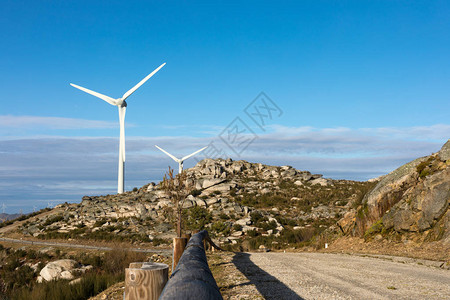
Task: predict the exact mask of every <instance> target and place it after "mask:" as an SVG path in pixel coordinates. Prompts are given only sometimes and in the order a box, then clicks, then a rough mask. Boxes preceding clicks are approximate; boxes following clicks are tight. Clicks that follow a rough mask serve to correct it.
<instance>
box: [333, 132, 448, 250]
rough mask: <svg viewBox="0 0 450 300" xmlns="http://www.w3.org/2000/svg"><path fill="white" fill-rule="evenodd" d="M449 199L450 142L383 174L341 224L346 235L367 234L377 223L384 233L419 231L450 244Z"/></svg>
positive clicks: (425, 236)
mask: <svg viewBox="0 0 450 300" xmlns="http://www.w3.org/2000/svg"><path fill="white" fill-rule="evenodd" d="M449 202H450V141H448V142H447V143H446V144H445V145H444V146H443V147H442V149H441V150H440V151H439V152H437V153H435V154H433V155H430V156H427V157H421V158H418V159H416V160H414V161H412V162H410V163H407V164H405V165H403V166H401V167H400V168H398V169H396V170H395V171H393V172H391V173H390V174H388V175H386V176H385V177H383V178H382V179H381V181H380V182H379V183H378V184H377V185H376V186H375V188H374V189H373V190H372V191H370V192H369V193H367V194H366V196H365V197H364V198H363V200H362V203H361V205H360V206H359V208H358V209H357V210H354V211H350V212H348V213H347V214H346V215H345V216H344V218H343V219H341V220H340V221H339V222H338V223H339V225H340V227H341V229H342V230H343V231H344V233H346V234H352V235H363V234H364V233H367V231H368V230H369V229H370V228H371V227H372V226H375V225H376V226H377V227H378V229H382V230H383V231H384V232H388V231H390V230H394V231H396V232H409V233H419V234H422V235H424V236H423V238H424V239H427V238H428V239H429V240H441V239H442V240H443V241H444V242H445V243H450V222H449V219H450V217H449V212H448V211H449Z"/></svg>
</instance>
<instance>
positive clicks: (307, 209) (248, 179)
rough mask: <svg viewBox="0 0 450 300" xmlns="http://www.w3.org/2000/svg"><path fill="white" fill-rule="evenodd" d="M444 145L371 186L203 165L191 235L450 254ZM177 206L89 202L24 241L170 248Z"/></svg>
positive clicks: (150, 196) (42, 221) (197, 176)
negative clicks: (418, 246) (437, 245)
mask: <svg viewBox="0 0 450 300" xmlns="http://www.w3.org/2000/svg"><path fill="white" fill-rule="evenodd" d="M449 157H450V142H447V143H446V144H445V145H444V146H443V147H442V149H441V150H440V151H439V152H438V153H435V154H433V155H430V156H427V157H422V158H419V159H416V160H414V161H412V162H410V163H408V164H406V165H404V166H401V167H400V168H398V169H397V170H395V171H393V172H391V173H390V174H388V175H386V176H383V177H381V178H379V179H377V180H371V181H368V182H356V181H348V180H332V179H326V178H323V177H322V175H318V174H311V173H310V172H308V171H301V170H296V169H294V168H292V167H290V166H281V167H277V166H268V165H263V164H260V163H250V162H246V161H233V160H231V159H227V160H223V159H216V160H212V159H205V160H203V161H201V162H199V163H198V164H197V165H196V166H195V167H194V168H191V169H188V170H186V176H187V179H186V182H187V183H188V184H189V185H191V186H192V187H193V190H192V191H191V192H190V195H189V196H188V197H187V199H186V201H185V202H184V204H183V207H184V213H185V215H184V225H185V229H186V230H187V231H191V230H198V229H202V228H206V229H208V230H209V232H210V233H211V234H212V235H213V236H214V237H215V239H216V241H217V242H219V243H221V244H222V245H227V244H228V245H231V246H234V247H235V249H236V248H237V249H244V250H247V249H257V248H259V246H261V245H264V247H269V248H287V247H298V246H315V247H323V245H324V244H325V242H328V243H329V242H331V240H333V239H336V238H338V237H339V236H342V235H344V236H354V237H364V239H365V241H366V242H367V241H370V240H374V239H375V240H385V239H387V240H394V241H413V242H417V243H423V242H433V241H439V242H441V243H444V244H446V245H449V244H450V242H449V241H450V237H449V233H450V230H449V229H450V223H449V218H450V217H449V213H448V207H449V199H450V168H449V164H450V160H449ZM173 210H174V204H173V203H172V201H171V199H170V198H169V197H168V196H167V193H166V192H165V191H163V190H162V189H161V188H160V186H159V185H158V184H155V183H149V184H147V185H145V186H143V187H142V188H140V189H136V190H135V191H131V192H127V193H124V194H120V195H106V196H85V197H83V199H82V202H81V203H80V204H70V205H69V204H62V205H60V206H58V207H57V208H55V210H54V212H55V213H53V214H51V213H47V214H46V215H43V217H41V218H35V219H30V220H29V221H27V222H24V223H23V224H22V225H21V226H20V227H19V226H16V227H17V228H18V231H19V232H20V234H24V235H26V236H27V235H28V236H33V237H36V238H40V239H55V238H60V239H77V240H79V239H87V240H89V239H91V240H105V241H125V242H131V243H135V244H140V243H153V245H154V246H156V245H159V244H169V243H170V241H171V238H172V237H173V236H174V235H175V232H174V226H173V224H174V218H173V213H172V212H173Z"/></svg>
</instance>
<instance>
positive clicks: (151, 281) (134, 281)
mask: <svg viewBox="0 0 450 300" xmlns="http://www.w3.org/2000/svg"><path fill="white" fill-rule="evenodd" d="M168 278H169V266H168V265H166V264H160V263H152V262H144V263H142V262H137V263H131V264H130V268H126V269H125V300H137V299H149V300H153V299H154V300H157V299H158V298H159V295H161V292H162V290H163V289H164V286H165V285H166V283H167V280H168Z"/></svg>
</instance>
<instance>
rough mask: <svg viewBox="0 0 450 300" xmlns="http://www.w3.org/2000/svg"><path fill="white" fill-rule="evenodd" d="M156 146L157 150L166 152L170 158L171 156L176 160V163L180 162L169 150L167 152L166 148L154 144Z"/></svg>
mask: <svg viewBox="0 0 450 300" xmlns="http://www.w3.org/2000/svg"><path fill="white" fill-rule="evenodd" d="M155 147H156V148H158V149H159V150H161V151H162V152H164V153H165V154H167V156H169V157H170V158H172V159H173V160H174V161H176V162H177V163H179V162H180V160H179V159H178V158H176V157H175V156H173V155H172V154H170V153H169V152H167V151H166V150H164V149H162V148H160V147H158V146H156V145H155Z"/></svg>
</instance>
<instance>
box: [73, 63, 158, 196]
mask: <svg viewBox="0 0 450 300" xmlns="http://www.w3.org/2000/svg"><path fill="white" fill-rule="evenodd" d="M165 64H166V63H163V64H162V65H160V66H159V67H158V68H156V69H155V70H154V71H153V72H151V73H150V74H148V75H147V77H145V78H144V79H142V80H141V81H140V82H139V83H138V84H136V85H135V86H134V87H133V88H131V89H130V90H129V91H128V92H126V93H125V94H123V96H122V97H120V98H117V99H114V98H111V97H108V96H105V95H102V94H100V93H97V92H94V91H91V90H88V89H86V88H84V87H81V86H78V85H76V84H73V83H71V84H70V85H71V86H73V87H75V88H77V89H80V90H82V91H83V92H86V93H88V94H91V95H93V96H95V97H98V98H100V99H102V100H104V101H106V102H108V103H109V104H111V105H115V106H117V107H118V108H119V125H120V139H119V172H118V173H119V175H118V183H117V193H119V194H121V193H123V186H124V181H125V179H124V176H123V170H124V166H125V112H126V110H127V102H125V99H127V98H128V97H129V96H130V95H131V94H133V93H134V92H135V91H136V90H137V89H138V88H139V87H140V86H141V85H143V84H144V83H145V82H146V81H147V80H149V79H150V77H152V76H153V75H155V73H156V72H158V71H159V69H161V68H162V67H164V65H165Z"/></svg>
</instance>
